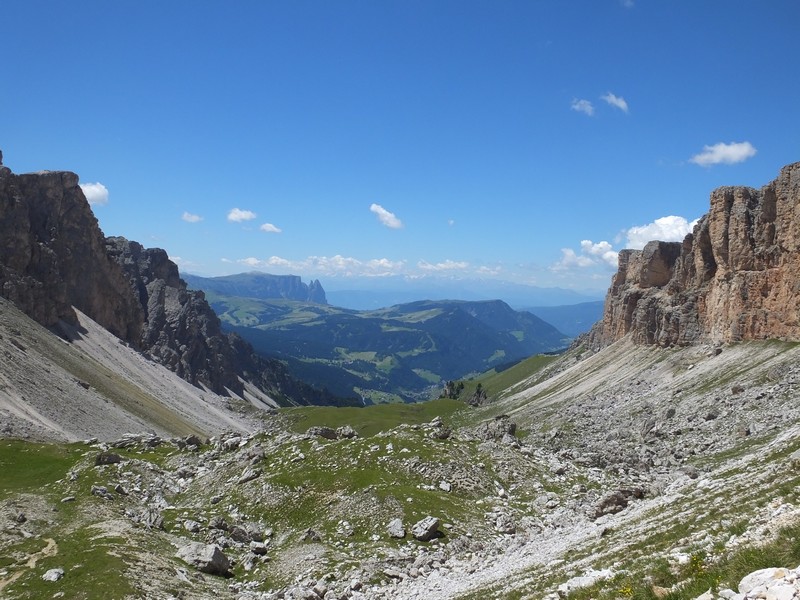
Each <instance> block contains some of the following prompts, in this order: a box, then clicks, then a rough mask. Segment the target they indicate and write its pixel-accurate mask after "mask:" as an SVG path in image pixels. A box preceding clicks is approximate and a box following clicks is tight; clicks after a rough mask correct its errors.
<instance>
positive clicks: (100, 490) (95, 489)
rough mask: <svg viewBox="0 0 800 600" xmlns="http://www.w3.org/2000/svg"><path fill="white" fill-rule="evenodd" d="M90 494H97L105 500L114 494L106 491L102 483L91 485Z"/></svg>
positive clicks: (110, 498)
mask: <svg viewBox="0 0 800 600" xmlns="http://www.w3.org/2000/svg"><path fill="white" fill-rule="evenodd" d="M92 495H93V496H99V497H100V498H105V499H106V500H113V499H114V495H113V494H112V493H111V492H109V491H108V488H107V487H105V486H104V485H93V486H92Z"/></svg>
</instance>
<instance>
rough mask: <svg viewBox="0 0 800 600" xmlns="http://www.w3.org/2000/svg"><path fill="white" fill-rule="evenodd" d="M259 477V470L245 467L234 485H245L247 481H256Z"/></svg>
mask: <svg viewBox="0 0 800 600" xmlns="http://www.w3.org/2000/svg"><path fill="white" fill-rule="evenodd" d="M260 476H261V469H254V468H253V467H247V468H246V469H245V470H244V472H243V473H242V474H241V476H240V477H239V479H237V480H236V483H238V484H240V485H241V484H242V483H247V482H248V481H253V480H254V479H258V478H259V477H260Z"/></svg>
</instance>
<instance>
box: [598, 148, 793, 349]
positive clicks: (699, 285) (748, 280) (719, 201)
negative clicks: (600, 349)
mask: <svg viewBox="0 0 800 600" xmlns="http://www.w3.org/2000/svg"><path fill="white" fill-rule="evenodd" d="M798 250H800V163H794V164H791V165H788V166H786V167H784V168H783V169H781V172H780V174H779V176H778V178H777V179H776V180H775V181H773V182H772V183H770V184H768V185H766V186H764V187H763V188H761V189H760V190H756V189H753V188H747V187H722V188H719V189H717V190H715V191H714V192H712V194H711V209H710V211H709V212H708V214H706V215H705V216H704V217H703V218H702V219H700V221H699V222H698V224H697V225H696V226H695V228H694V231H693V232H692V233H691V234H689V235H688V236H686V238H685V239H684V240H683V242H681V243H678V242H675V243H667V242H658V241H654V242H650V243H649V244H647V245H646V246H645V248H644V249H643V250H623V251H622V252H620V254H619V270H618V271H617V273H616V275H614V278H613V280H612V283H611V288H610V289H609V292H608V295H607V297H606V304H605V311H604V316H603V320H602V321H601V322H600V323H598V324H597V325H596V326H595V328H594V330H593V331H592V334H591V336H590V339H591V341H592V342H593V343H594V344H598V345H605V344H609V343H611V342H614V341H616V340H618V339H620V338H621V337H623V336H625V335H627V334H630V335H631V337H632V339H633V340H634V341H635V342H636V343H639V344H657V345H661V346H669V345H688V344H692V343H695V342H700V341H708V342H733V341H739V340H752V339H767V338H779V339H786V340H800V253H798Z"/></svg>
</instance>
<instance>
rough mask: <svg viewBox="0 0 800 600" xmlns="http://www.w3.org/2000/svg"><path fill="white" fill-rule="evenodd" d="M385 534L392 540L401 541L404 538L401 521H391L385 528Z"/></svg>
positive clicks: (404, 533) (404, 531) (404, 532)
mask: <svg viewBox="0 0 800 600" xmlns="http://www.w3.org/2000/svg"><path fill="white" fill-rule="evenodd" d="M386 532H387V533H388V534H389V535H390V536H391V537H393V538H398V539H402V538H404V537H406V528H405V527H404V526H403V520H402V519H392V520H391V521H389V524H388V525H387V526H386Z"/></svg>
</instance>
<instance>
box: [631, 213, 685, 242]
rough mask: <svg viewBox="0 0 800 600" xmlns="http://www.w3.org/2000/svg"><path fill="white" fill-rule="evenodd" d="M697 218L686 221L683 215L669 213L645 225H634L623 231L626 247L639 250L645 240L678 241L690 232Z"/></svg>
mask: <svg viewBox="0 0 800 600" xmlns="http://www.w3.org/2000/svg"><path fill="white" fill-rule="evenodd" d="M696 224H697V219H695V220H694V221H691V222H690V221H688V220H687V219H685V218H683V217H677V216H674V215H670V216H668V217H661V218H659V219H656V220H655V221H653V222H652V223H648V224H647V225H636V226H634V227H631V228H630V229H628V230H627V231H626V232H625V238H626V245H625V247H626V248H633V249H636V250H639V249H641V248H644V246H645V244H647V242H651V241H653V240H660V241H662V242H680V241H683V238H685V237H686V234H687V233H691V232H692V230H693V229H694V226H695V225H696Z"/></svg>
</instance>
